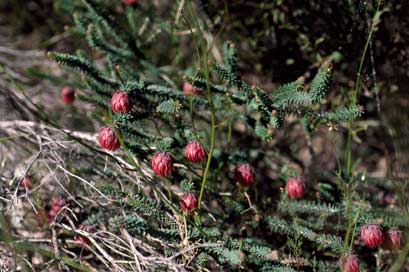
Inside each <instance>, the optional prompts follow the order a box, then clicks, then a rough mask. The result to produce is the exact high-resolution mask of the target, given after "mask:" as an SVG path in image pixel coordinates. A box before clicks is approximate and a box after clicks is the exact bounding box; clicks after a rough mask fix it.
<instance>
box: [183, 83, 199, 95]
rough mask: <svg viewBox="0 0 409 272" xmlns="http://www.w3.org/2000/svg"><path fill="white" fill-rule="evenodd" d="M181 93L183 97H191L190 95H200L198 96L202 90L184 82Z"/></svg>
mask: <svg viewBox="0 0 409 272" xmlns="http://www.w3.org/2000/svg"><path fill="white" fill-rule="evenodd" d="M183 93H184V94H185V95H191V94H192V95H194V94H196V95H200V94H202V93H203V90H202V89H199V88H196V87H194V86H193V85H192V84H190V83H188V82H185V83H184V84H183Z"/></svg>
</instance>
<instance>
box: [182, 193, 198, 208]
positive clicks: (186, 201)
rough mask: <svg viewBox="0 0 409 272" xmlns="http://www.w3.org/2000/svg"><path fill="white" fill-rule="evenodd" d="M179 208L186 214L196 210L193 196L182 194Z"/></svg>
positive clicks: (195, 201) (195, 200) (195, 199)
mask: <svg viewBox="0 0 409 272" xmlns="http://www.w3.org/2000/svg"><path fill="white" fill-rule="evenodd" d="M179 204H180V208H181V209H182V211H183V212H185V213H188V212H191V211H193V210H194V209H196V208H197V198H196V196H195V194H192V193H189V194H184V195H183V196H182V198H181V199H180V202H179Z"/></svg>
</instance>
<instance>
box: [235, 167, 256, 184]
mask: <svg viewBox="0 0 409 272" xmlns="http://www.w3.org/2000/svg"><path fill="white" fill-rule="evenodd" d="M234 179H235V180H236V181H237V182H240V183H241V185H243V186H250V185H251V184H253V182H254V170H253V168H252V167H251V166H250V164H248V163H245V164H241V165H239V166H238V167H236V171H235V173H234Z"/></svg>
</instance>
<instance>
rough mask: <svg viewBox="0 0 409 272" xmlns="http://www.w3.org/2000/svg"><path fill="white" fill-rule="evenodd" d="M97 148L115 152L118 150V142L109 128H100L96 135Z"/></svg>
mask: <svg viewBox="0 0 409 272" xmlns="http://www.w3.org/2000/svg"><path fill="white" fill-rule="evenodd" d="M98 142H99V146H100V147H101V148H103V149H106V150H109V151H115V150H117V149H118V148H119V141H118V138H117V137H116V135H115V132H114V130H113V129H112V128H111V127H108V126H105V127H102V128H101V130H100V131H99V134H98Z"/></svg>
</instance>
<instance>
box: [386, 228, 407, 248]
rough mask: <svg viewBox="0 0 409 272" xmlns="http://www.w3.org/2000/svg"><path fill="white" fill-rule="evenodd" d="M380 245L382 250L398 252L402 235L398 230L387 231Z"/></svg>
mask: <svg viewBox="0 0 409 272" xmlns="http://www.w3.org/2000/svg"><path fill="white" fill-rule="evenodd" d="M384 237H385V239H384V240H383V243H382V245H381V246H382V248H384V249H389V250H399V249H400V248H401V246H402V244H403V234H402V231H400V230H388V231H387V232H386V233H385V235H384Z"/></svg>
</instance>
